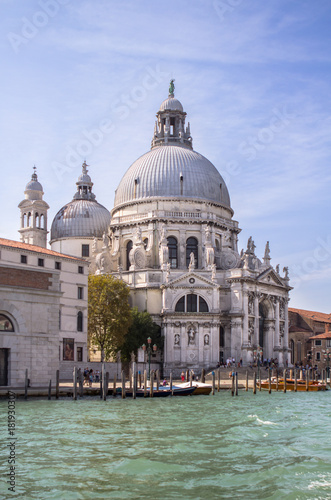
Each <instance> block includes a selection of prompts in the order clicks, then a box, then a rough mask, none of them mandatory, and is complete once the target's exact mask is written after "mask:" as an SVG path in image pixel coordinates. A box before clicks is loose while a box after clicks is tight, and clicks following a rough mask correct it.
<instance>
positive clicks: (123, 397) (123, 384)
mask: <svg viewBox="0 0 331 500" xmlns="http://www.w3.org/2000/svg"><path fill="white" fill-rule="evenodd" d="M122 399H125V372H124V370H122Z"/></svg>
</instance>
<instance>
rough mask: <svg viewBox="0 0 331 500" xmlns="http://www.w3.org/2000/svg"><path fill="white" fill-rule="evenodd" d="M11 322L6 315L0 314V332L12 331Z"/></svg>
mask: <svg viewBox="0 0 331 500" xmlns="http://www.w3.org/2000/svg"><path fill="white" fill-rule="evenodd" d="M14 331H15V330H14V326H13V323H12V322H11V321H10V319H9V318H7V316H5V315H4V314H0V332H14Z"/></svg>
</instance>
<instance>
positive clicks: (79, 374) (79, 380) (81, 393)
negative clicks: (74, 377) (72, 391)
mask: <svg viewBox="0 0 331 500" xmlns="http://www.w3.org/2000/svg"><path fill="white" fill-rule="evenodd" d="M83 377H84V376H83V373H82V370H81V368H79V369H78V385H79V396H80V397H81V398H82V397H83V396H84V389H83Z"/></svg>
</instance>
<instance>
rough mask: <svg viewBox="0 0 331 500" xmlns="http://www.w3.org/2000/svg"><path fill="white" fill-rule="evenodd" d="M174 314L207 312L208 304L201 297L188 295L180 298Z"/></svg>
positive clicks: (192, 294)
mask: <svg viewBox="0 0 331 500" xmlns="http://www.w3.org/2000/svg"><path fill="white" fill-rule="evenodd" d="M175 312H200V313H207V312H209V308H208V304H207V302H206V301H205V299H204V298H203V297H201V296H200V295H196V294H195V293H189V294H187V295H183V297H181V298H180V299H179V300H178V302H177V304H176V306H175Z"/></svg>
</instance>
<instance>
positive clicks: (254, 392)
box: [253, 372, 256, 394]
mask: <svg viewBox="0 0 331 500" xmlns="http://www.w3.org/2000/svg"><path fill="white" fill-rule="evenodd" d="M253 394H256V372H254V373H253Z"/></svg>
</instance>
